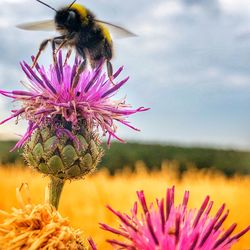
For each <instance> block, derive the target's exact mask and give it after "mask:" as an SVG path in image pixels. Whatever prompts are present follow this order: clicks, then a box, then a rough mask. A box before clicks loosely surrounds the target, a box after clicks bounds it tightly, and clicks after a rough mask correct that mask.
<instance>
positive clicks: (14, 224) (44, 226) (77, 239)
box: [0, 194, 94, 250]
mask: <svg viewBox="0 0 250 250" xmlns="http://www.w3.org/2000/svg"><path fill="white" fill-rule="evenodd" d="M17 198H18V200H19V202H20V208H13V209H12V212H7V211H1V210H0V214H1V220H2V219H3V221H1V223H0V249H9V250H11V249H13V250H15V249H23V250H28V249H33V250H38V249H68V250H88V249H90V248H89V247H88V246H87V243H84V241H83V240H82V236H81V234H82V233H81V231H79V230H75V229H73V228H72V227H71V226H70V223H69V221H68V219H66V218H64V217H62V216H61V215H60V214H59V212H57V211H56V209H55V208H54V207H53V206H51V205H50V204H48V203H46V204H38V205H34V204H31V202H30V201H28V202H26V203H25V202H24V201H23V199H22V197H21V196H20V194H18V197H17ZM91 249H92V247H91ZM93 250H94V249H93Z"/></svg>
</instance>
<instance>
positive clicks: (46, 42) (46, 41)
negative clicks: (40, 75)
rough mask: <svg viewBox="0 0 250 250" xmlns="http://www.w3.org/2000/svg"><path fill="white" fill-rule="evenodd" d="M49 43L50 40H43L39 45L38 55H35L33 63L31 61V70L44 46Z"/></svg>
mask: <svg viewBox="0 0 250 250" xmlns="http://www.w3.org/2000/svg"><path fill="white" fill-rule="evenodd" d="M50 41H51V39H46V40H44V41H43V42H42V43H41V45H40V47H39V50H38V53H37V55H36V57H35V59H34V61H33V65H32V68H34V67H35V66H36V64H37V60H38V58H39V57H40V55H41V53H42V51H43V50H44V49H45V48H46V46H47V45H48V43H49V42H50Z"/></svg>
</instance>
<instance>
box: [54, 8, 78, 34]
mask: <svg viewBox="0 0 250 250" xmlns="http://www.w3.org/2000/svg"><path fill="white" fill-rule="evenodd" d="M55 23H56V25H57V28H58V29H67V30H70V31H78V30H79V29H80V25H81V18H80V16H79V14H78V13H77V12H76V11H75V10H73V9H68V8H67V9H62V10H59V11H57V13H56V16H55Z"/></svg>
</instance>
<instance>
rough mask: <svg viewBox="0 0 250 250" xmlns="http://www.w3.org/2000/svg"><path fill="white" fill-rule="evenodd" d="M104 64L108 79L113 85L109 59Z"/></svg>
mask: <svg viewBox="0 0 250 250" xmlns="http://www.w3.org/2000/svg"><path fill="white" fill-rule="evenodd" d="M106 64H107V72H108V77H109V80H110V82H111V83H112V84H113V85H115V83H114V82H113V66H112V64H111V62H110V61H109V60H107V61H106Z"/></svg>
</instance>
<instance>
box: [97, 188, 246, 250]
mask: <svg viewBox="0 0 250 250" xmlns="http://www.w3.org/2000/svg"><path fill="white" fill-rule="evenodd" d="M137 196H138V199H139V202H140V204H141V206H142V209H143V214H142V215H141V217H139V216H138V215H137V202H136V203H135V204H134V207H133V209H132V211H131V216H129V215H127V214H122V213H120V212H118V211H115V210H113V209H112V208H111V207H108V208H109V210H110V211H111V212H112V213H114V214H115V215H116V216H117V217H118V219H119V220H120V228H119V229H115V228H112V227H110V226H108V225H106V224H102V223H101V224H100V225H101V228H102V229H104V230H106V231H110V232H111V233H114V234H117V235H120V236H122V237H124V238H125V239H126V240H125V241H118V240H115V239H113V240H108V242H109V243H110V244H111V245H112V246H113V247H114V248H115V249H129V250H154V249H155V250H165V249H171V250H174V249H176V250H177V249H185V250H196V249H197V250H228V249H230V248H231V247H232V246H233V245H234V244H235V243H236V242H237V240H238V239H239V238H241V236H243V235H244V234H246V233H247V232H248V231H249V230H250V226H248V227H247V228H246V229H244V230H243V231H241V232H239V233H237V234H235V235H233V236H232V233H233V231H234V230H235V228H236V225H237V224H236V223H235V224H233V225H231V226H230V227H229V228H228V229H226V230H225V229H223V228H222V224H223V222H224V221H225V219H226V218H227V216H228V213H229V211H226V212H224V210H225V204H223V205H222V206H221V207H220V209H219V210H218V211H217V213H216V215H215V216H210V215H209V213H210V211H211V209H212V206H213V201H210V198H209V196H207V197H206V198H205V200H204V202H203V203H202V205H201V207H200V209H199V210H195V209H188V208H187V204H188V199H189V192H187V191H186V192H185V194H184V197H183V202H182V204H180V205H178V206H176V207H175V206H174V187H173V188H171V189H168V190H167V194H166V200H165V201H164V199H161V200H156V204H157V205H156V206H154V204H153V203H152V204H150V206H149V208H148V205H147V203H146V198H145V196H144V193H143V191H140V192H137Z"/></svg>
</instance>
